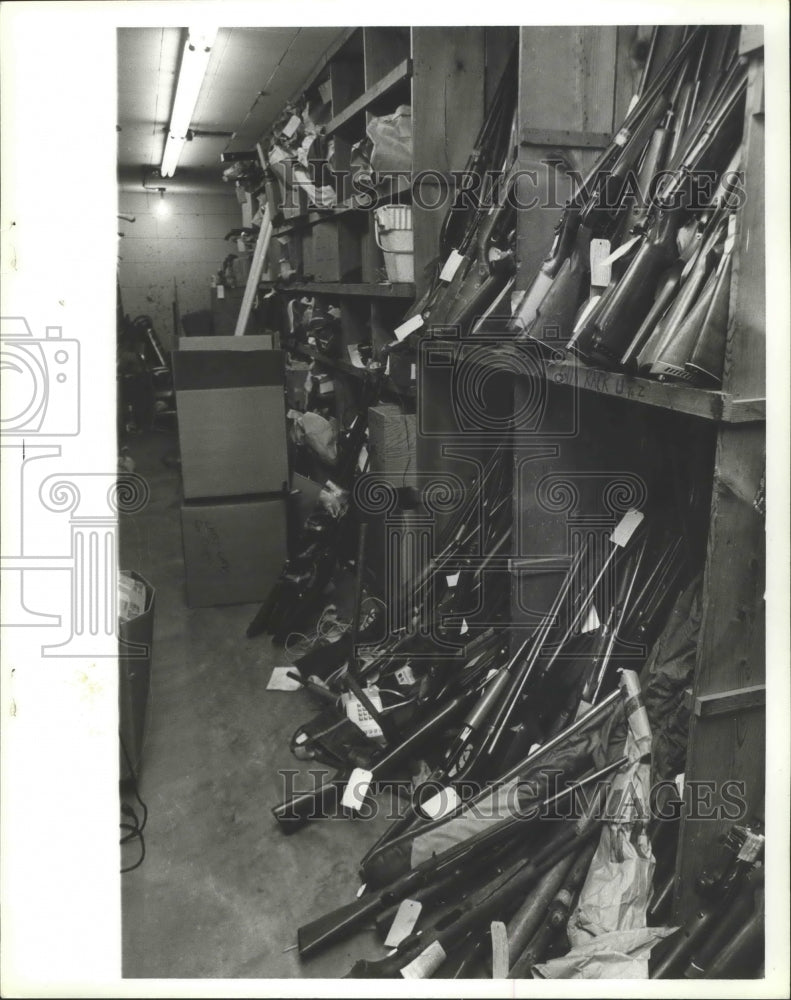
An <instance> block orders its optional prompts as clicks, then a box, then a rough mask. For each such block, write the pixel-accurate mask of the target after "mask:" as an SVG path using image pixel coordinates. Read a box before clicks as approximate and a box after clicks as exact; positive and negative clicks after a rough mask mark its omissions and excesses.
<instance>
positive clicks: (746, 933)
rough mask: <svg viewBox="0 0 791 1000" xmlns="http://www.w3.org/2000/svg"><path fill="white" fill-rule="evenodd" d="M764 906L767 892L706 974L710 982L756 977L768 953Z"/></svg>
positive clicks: (724, 946)
mask: <svg viewBox="0 0 791 1000" xmlns="http://www.w3.org/2000/svg"><path fill="white" fill-rule="evenodd" d="M764 919H765V913H764V903H763V893H759V894H758V900H757V902H756V904H755V909H754V911H753V913H752V914H751V915H750V916H749V917H748V918H747V920H746V921H745V923H744V924H743V925H742V926H741V927H740V928H739V930H738V931H736V933H735V934H734V935H733V937H732V938H731V939H730V941H728V942H727V943H726V944H724V945H723V947H722V948H721V950H720V951H719V953H718V954H717V955H715V957H714V958H713V959H712V961H711V964H710V965H709V967H708V969H707V970H706V973H705V978H706V979H734V978H743V977H745V976H746V975H747V974H753V975H755V973H756V969H757V968H758V967H759V966H760V965H761V964H762V962H763V954H764Z"/></svg>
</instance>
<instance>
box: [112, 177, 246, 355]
mask: <svg viewBox="0 0 791 1000" xmlns="http://www.w3.org/2000/svg"><path fill="white" fill-rule="evenodd" d="M159 200H160V199H159V195H158V194H151V193H149V192H147V191H140V192H136V191H121V192H119V195H118V211H119V212H122V213H124V214H127V215H134V216H135V222H124V221H123V219H119V220H118V231H119V232H121V233H124V238H123V239H119V240H118V255H119V262H118V274H119V282H120V285H121V298H122V301H123V306H124V312H125V313H127V314H128V315H129V317H130V318H131V319H134V318H135V317H136V316H140V315H141V314H145V315H147V316H150V317H151V318H152V320H153V321H154V328H155V330H156V331H157V334H158V335H159V338H160V340H161V341H162V344H163V346H164V347H165V348H166V349H170V348H172V347H175V344H174V341H173V332H174V331H173V300H174V294H175V289H177V290H178V302H179V309H180V311H181V315H182V316H183V315H184V314H185V313H190V312H198V311H199V310H202V309H210V308H211V292H210V279H211V276H212V274H215V273H216V272H217V271H218V270H219V269H220V267H221V265H222V262H223V260H224V259H225V257H226V256H227V255H228V254H229V253H234V252H235V246H234V244H233V243H231V242H226V241H225V239H224V236H225V234H226V233H227V232H228V231H229V230H230V229H235V228H238V227H239V226H240V225H241V223H242V213H241V206H240V205H239V203H238V201H237V200H236V196H235V194H234V193H233V192H232V191H230V192H229V193H228V195H223V194H217V195H209V194H170V193H168V192H166V194H165V201H166V203H167V205H168V207H169V209H170V211H169V213H168V214H167V215H166V216H164V217H160V216H158V215H157V214H156V212H155V209H156V206H157V203H158V202H159ZM182 332H183V331H181V330H179V331H178V336H181V335H182Z"/></svg>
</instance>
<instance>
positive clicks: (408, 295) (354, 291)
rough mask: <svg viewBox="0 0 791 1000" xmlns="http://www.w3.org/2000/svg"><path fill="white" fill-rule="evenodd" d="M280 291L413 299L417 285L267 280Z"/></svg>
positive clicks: (404, 282) (403, 282)
mask: <svg viewBox="0 0 791 1000" xmlns="http://www.w3.org/2000/svg"><path fill="white" fill-rule="evenodd" d="M267 284H269V285H274V287H275V288H276V289H277V290H278V291H279V292H314V293H315V294H316V295H339V296H350V295H352V296H353V295H365V296H369V297H371V298H381V299H413V298H414V297H415V286H414V284H413V283H412V282H409V281H400V282H390V283H385V282H383V283H382V284H373V283H362V282H361V283H349V282H340V281H339V282H334V281H295V282H293V283H292V282H287V283H286V282H279V281H275V282H267Z"/></svg>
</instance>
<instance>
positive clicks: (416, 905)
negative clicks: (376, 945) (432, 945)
mask: <svg viewBox="0 0 791 1000" xmlns="http://www.w3.org/2000/svg"><path fill="white" fill-rule="evenodd" d="M422 909H423V904H422V903H421V902H420V901H419V900H416V899H402V900H401V903H400V904H399V907H398V909H397V910H396V915H395V917H394V918H393V923H392V924H391V925H390V930H389V931H388V932H387V937H386V938H385V942H384V946H385V948H397V947H398V946H399V945H400V944H401V942H402V941H403V940H404V938H406V937H409V935H410V934H411V933H412V929H413V928H414V926H415V924H416V923H417V919H418V917H419V916H420V911H421V910H422Z"/></svg>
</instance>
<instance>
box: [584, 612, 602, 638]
mask: <svg viewBox="0 0 791 1000" xmlns="http://www.w3.org/2000/svg"><path fill="white" fill-rule="evenodd" d="M600 625H601V621H600V620H599V615H598V613H597V611H596V607H595V605H593V604H591V606H590V607H589V608H588V613H587V615H586V616H585V621H584V622H583V623H582V627H581V629H580V632H582V634H583V635H584V634H585V633H586V632H595V631H596V629H597V628H598V627H599V626H600Z"/></svg>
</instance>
